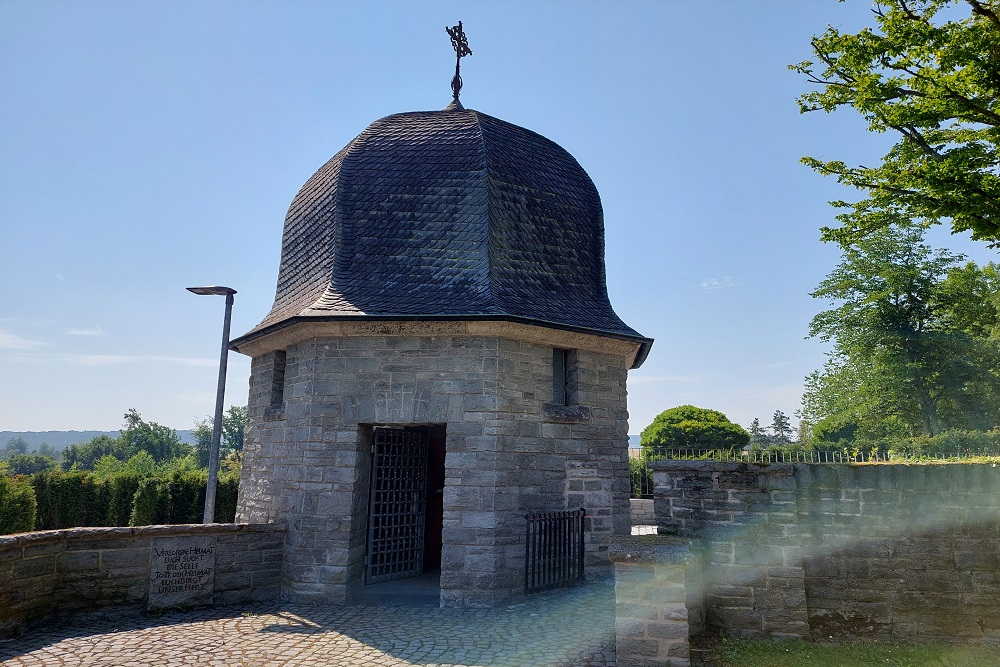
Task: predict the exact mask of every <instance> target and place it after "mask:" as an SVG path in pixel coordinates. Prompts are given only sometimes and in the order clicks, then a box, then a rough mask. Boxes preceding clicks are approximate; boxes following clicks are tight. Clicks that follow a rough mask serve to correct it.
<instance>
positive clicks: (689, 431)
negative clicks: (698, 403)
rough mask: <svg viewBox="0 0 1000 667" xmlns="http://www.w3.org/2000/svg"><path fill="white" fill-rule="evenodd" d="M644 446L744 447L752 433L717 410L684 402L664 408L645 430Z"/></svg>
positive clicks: (681, 447)
mask: <svg viewBox="0 0 1000 667" xmlns="http://www.w3.org/2000/svg"><path fill="white" fill-rule="evenodd" d="M639 437H640V442H641V444H642V446H643V447H663V448H667V449H719V448H729V447H744V446H746V444H747V443H748V442H750V434H749V433H747V432H746V431H745V430H744V429H743V427H742V426H740V425H739V424H734V423H732V422H731V421H729V419H728V418H727V417H726V415H724V414H722V413H721V412H719V411H718V410H709V409H707V408H698V407H695V406H693V405H681V406H678V407H676V408H670V409H669V410H664V411H663V412H661V413H660V414H658V415H657V416H656V418H655V419H654V420H653V423H652V424H650V425H649V426H647V427H646V428H644V429H643V430H642V433H641V434H640V436H639Z"/></svg>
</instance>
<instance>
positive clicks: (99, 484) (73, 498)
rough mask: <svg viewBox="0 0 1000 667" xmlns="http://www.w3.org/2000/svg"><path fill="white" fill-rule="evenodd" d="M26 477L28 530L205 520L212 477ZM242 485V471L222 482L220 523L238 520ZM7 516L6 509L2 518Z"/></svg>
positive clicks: (9, 480)
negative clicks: (31, 524)
mask: <svg viewBox="0 0 1000 667" xmlns="http://www.w3.org/2000/svg"><path fill="white" fill-rule="evenodd" d="M0 479H2V480H4V484H5V485H6V486H5V487H4V488H6V487H8V486H10V485H11V484H14V483H16V481H17V480H18V479H22V478H7V477H0ZM23 479H24V481H23V482H21V485H22V487H23V488H24V489H26V491H23V490H22V491H21V493H22V495H23V494H24V493H27V495H28V496H30V500H31V503H32V512H31V514H32V522H33V527H32V528H29V529H28V530H32V529H34V530H54V529H59V528H74V527H77V526H129V525H131V526H142V525H152V524H172V523H201V520H202V516H203V514H204V511H205V486H206V483H207V479H208V476H207V475H206V474H205V472H204V471H195V472H175V473H172V474H170V475H166V476H157V477H149V476H141V475H136V474H134V473H121V474H118V475H113V476H111V477H108V478H107V479H104V480H101V479H98V478H97V477H96V476H95V475H94V474H93V473H92V472H89V471H73V472H61V471H58V470H48V471H45V472H40V473H35V474H34V475H32V476H31V477H30V478H23ZM238 488H239V477H238V476H237V475H226V476H224V477H222V478H221V479H220V480H219V486H218V490H217V492H216V506H215V520H216V521H218V522H220V523H229V522H232V521H233V519H234V518H235V516H236V493H237V490H238ZM18 502H21V503H23V502H24V501H23V500H21V501H18ZM2 503H3V500H2V499H0V509H3V508H4V506H3V504H2ZM7 515H8V512H7V511H6V510H5V509H4V511H3V514H2V515H0V516H2V517H6V516H7ZM12 516H13V515H12ZM5 523H6V522H3V523H0V525H5ZM17 525H18V526H21V525H24V524H23V522H20V523H17ZM9 532H13V531H11V530H0V534H5V533H9Z"/></svg>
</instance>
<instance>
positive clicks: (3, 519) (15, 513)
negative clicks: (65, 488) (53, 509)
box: [0, 476, 37, 535]
mask: <svg viewBox="0 0 1000 667" xmlns="http://www.w3.org/2000/svg"><path fill="white" fill-rule="evenodd" d="M36 507H37V503H36V502H35V492H34V489H33V488H32V487H31V482H30V481H29V480H28V479H27V478H25V477H20V476H18V477H4V476H0V535H9V534H11V533H26V532H28V531H30V530H34V529H35V509H36Z"/></svg>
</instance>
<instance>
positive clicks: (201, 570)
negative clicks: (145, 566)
mask: <svg viewBox="0 0 1000 667" xmlns="http://www.w3.org/2000/svg"><path fill="white" fill-rule="evenodd" d="M214 591H215V537H213V536H211V535H208V536H204V537H192V536H178V537H164V538H159V539H154V540H153V553H152V554H151V557H150V565H149V597H148V598H147V601H146V607H147V609H168V608H170V607H181V606H196V605H206V604H212V593H213V592H214Z"/></svg>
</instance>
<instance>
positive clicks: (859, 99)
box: [790, 0, 1000, 246]
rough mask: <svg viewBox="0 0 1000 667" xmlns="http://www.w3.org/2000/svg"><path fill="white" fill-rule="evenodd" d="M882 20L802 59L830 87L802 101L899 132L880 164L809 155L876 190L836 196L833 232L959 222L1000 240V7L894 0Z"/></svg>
mask: <svg viewBox="0 0 1000 667" xmlns="http://www.w3.org/2000/svg"><path fill="white" fill-rule="evenodd" d="M962 8H964V9H965V10H967V11H968V12H969V13H968V14H965V12H963V11H962ZM957 14H961V15H962V17H959V16H957ZM874 17H875V22H876V26H875V29H872V28H870V27H869V28H865V29H863V30H861V31H860V32H859V33H857V34H845V33H843V32H841V31H840V30H838V29H836V28H833V27H830V28H828V29H827V31H826V32H825V33H823V34H822V35H820V36H818V37H813V39H812V50H813V54H814V56H815V60H806V61H804V62H801V63H799V64H797V65H792V66H790V69H793V70H795V71H798V72H800V73H802V74H804V75H805V76H806V77H807V78H808V80H809V82H810V83H812V84H815V85H816V86H818V90H814V91H812V92H809V93H806V94H805V95H802V96H801V97H800V98H799V108H800V111H802V112H803V113H805V112H809V111H819V110H822V111H826V112H831V111H834V110H835V109H838V108H841V107H849V108H853V109H854V110H855V111H857V112H858V113H860V114H861V115H862V116H863V117H864V118H865V120H867V121H868V127H869V130H870V131H872V132H878V133H884V132H893V133H895V134H896V135H898V137H899V141H898V142H897V143H896V144H895V145H894V146H893V147H892V148H891V149H890V150H889V152H888V153H887V154H886V156H885V157H884V158H883V159H882V162H881V164H879V165H878V166H875V167H866V166H863V165H859V166H849V165H847V164H845V163H844V162H841V161H836V160H835V161H823V160H819V159H816V158H811V157H806V158H803V162H804V163H805V164H807V165H809V166H810V167H812V168H813V169H815V170H816V171H818V172H819V173H821V174H824V175H833V176H836V177H837V179H838V180H839V181H840V182H841V183H844V184H846V185H849V186H852V187H854V188H857V189H859V190H861V191H862V192H863V193H864V194H865V197H866V198H864V199H862V200H861V201H859V202H856V203H853V204H852V203H847V202H843V201H839V202H832V203H833V204H834V206H836V207H838V208H840V209H842V210H844V211H845V212H844V213H842V214H841V215H838V216H837V219H838V220H839V221H840V222H841V223H842V226H841V227H840V228H837V229H830V228H824V229H823V233H824V237H825V238H826V239H827V240H830V239H833V240H836V241H838V242H840V243H841V244H842V245H849V244H850V243H853V242H855V241H857V240H858V239H859V238H862V237H864V236H865V235H866V234H867V233H869V232H871V231H872V230H875V229H884V228H886V227H888V226H890V225H893V224H899V223H901V222H910V221H916V222H921V223H929V224H930V223H939V222H942V221H950V223H951V226H952V230H953V231H963V230H971V232H972V236H973V238H976V239H982V240H985V241H988V242H990V244H991V245H994V246H995V245H1000V49H997V44H1000V6H998V5H997V3H996V2H995V1H993V0H961V1H960V0H886V1H885V2H879V3H877V4H876V6H875V10H874Z"/></svg>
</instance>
